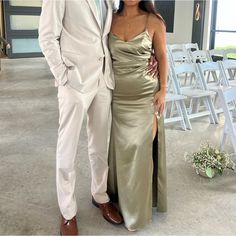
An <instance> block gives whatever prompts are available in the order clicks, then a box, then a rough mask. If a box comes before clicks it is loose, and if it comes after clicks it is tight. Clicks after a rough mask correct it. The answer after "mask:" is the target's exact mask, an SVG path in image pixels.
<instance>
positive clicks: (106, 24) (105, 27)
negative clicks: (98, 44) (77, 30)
mask: <svg viewBox="0 0 236 236" xmlns="http://www.w3.org/2000/svg"><path fill="white" fill-rule="evenodd" d="M104 1H105V3H106V6H107V15H106V21H105V24H104V28H103V34H107V33H108V32H109V31H110V24H109V22H110V20H111V17H112V15H111V14H112V7H111V4H110V0H104Z"/></svg>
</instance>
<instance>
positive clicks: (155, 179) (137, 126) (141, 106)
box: [108, 0, 167, 231]
mask: <svg viewBox="0 0 236 236" xmlns="http://www.w3.org/2000/svg"><path fill="white" fill-rule="evenodd" d="M165 33H166V28H165V23H164V21H163V19H162V18H161V16H160V15H159V14H157V13H156V12H155V10H154V6H153V3H152V1H149V0H144V1H141V0H123V1H121V3H120V8H119V10H118V12H117V13H116V14H114V17H113V22H112V28H111V32H110V35H109V47H110V51H111V56H112V59H113V69H114V75H115V83H116V87H115V89H114V92H113V102H112V117H113V118H112V129H111V140H110V147H109V167H110V169H109V178H108V193H109V195H110V197H111V199H112V200H113V201H118V204H119V208H120V211H121V213H122V215H123V217H124V222H125V226H126V228H127V229H128V230H130V231H135V230H138V229H141V228H143V227H144V226H145V225H147V224H148V223H149V222H151V219H152V207H157V210H158V211H162V212H165V211H166V210H167V201H166V197H167V196H166V195H167V194H166V182H167V181H166V151H165V130H164V117H163V110H164V104H165V96H166V88H167V55H166V36H165ZM153 49H154V52H155V56H156V58H157V61H158V64H159V69H158V71H159V76H153V75H150V74H149V73H148V68H149V66H148V63H149V59H150V57H151V54H152V52H153Z"/></svg>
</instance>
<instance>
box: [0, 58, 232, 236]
mask: <svg viewBox="0 0 236 236" xmlns="http://www.w3.org/2000/svg"><path fill="white" fill-rule="evenodd" d="M56 92H57V91H56V89H55V88H54V84H53V80H52V76H51V75H50V73H49V69H48V67H47V65H46V63H45V61H44V59H42V58H39V59H24V60H22V59H21V60H4V61H3V71H2V72H1V73H0V162H1V165H0V235H56V234H58V233H59V231H58V226H59V209H58V206H57V198H56V189H55V151H56V140H57V128H58V110H57V98H56ZM192 124H193V130H192V131H181V130H180V129H179V125H178V124H175V125H171V126H170V125H168V126H167V128H166V148H167V168H168V208H169V209H168V213H165V214H163V213H156V212H155V211H154V212H153V223H152V224H150V225H149V226H147V227H146V228H145V229H144V230H142V231H140V232H137V233H129V232H128V231H127V230H126V229H125V228H124V227H123V226H118V227H114V226H112V225H111V224H109V223H107V222H106V221H105V220H103V218H102V217H101V215H100V212H99V211H98V209H96V208H95V207H93V206H92V204H91V202H90V198H91V196H90V169H89V162H88V158H87V137H86V130H85V127H83V131H82V136H81V141H80V143H79V151H78V158H77V186H76V187H77V188H76V195H77V200H78V207H79V211H78V223H79V227H80V233H81V234H82V235H224V236H226V235H236V175H235V173H234V172H232V171H226V172H225V173H224V175H223V176H222V177H220V176H217V177H216V178H214V179H211V180H209V179H205V178H202V177H200V176H198V175H196V174H195V171H194V170H193V169H192V167H191V166H190V165H189V163H186V162H185V160H184V153H185V152H189V151H195V150H197V149H198V148H199V144H200V143H201V142H202V141H204V140H209V141H210V142H211V143H212V144H213V145H218V144H219V140H220V135H221V131H222V127H223V117H221V123H220V124H219V125H211V124H209V121H208V119H207V118H203V119H198V120H196V121H193V122H192ZM226 150H227V151H229V152H232V147H231V145H230V142H229V141H228V143H227V146H226Z"/></svg>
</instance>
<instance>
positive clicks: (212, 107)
mask: <svg viewBox="0 0 236 236" xmlns="http://www.w3.org/2000/svg"><path fill="white" fill-rule="evenodd" d="M207 100H208V102H209V105H210V109H211V113H212V115H213V119H214V122H215V124H219V119H218V116H217V114H216V109H215V106H214V105H213V102H212V100H211V96H209V97H207Z"/></svg>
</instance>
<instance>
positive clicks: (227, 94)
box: [218, 87, 236, 153]
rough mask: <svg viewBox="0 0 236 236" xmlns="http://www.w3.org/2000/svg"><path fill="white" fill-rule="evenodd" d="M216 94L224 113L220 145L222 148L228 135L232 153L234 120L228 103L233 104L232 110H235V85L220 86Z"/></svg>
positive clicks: (235, 144) (235, 145) (235, 142)
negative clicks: (229, 86)
mask: <svg viewBox="0 0 236 236" xmlns="http://www.w3.org/2000/svg"><path fill="white" fill-rule="evenodd" d="M218 94H219V97H220V101H221V105H222V109H223V111H224V115H225V123H224V131H223V134H222V138H221V144H220V147H221V150H224V146H225V141H226V138H227V135H229V136H230V138H231V143H232V145H233V148H234V153H236V122H235V121H234V118H233V116H232V111H230V109H229V104H231V106H232V105H233V106H234V111H236V106H235V104H236V87H231V88H220V89H219V91H218Z"/></svg>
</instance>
